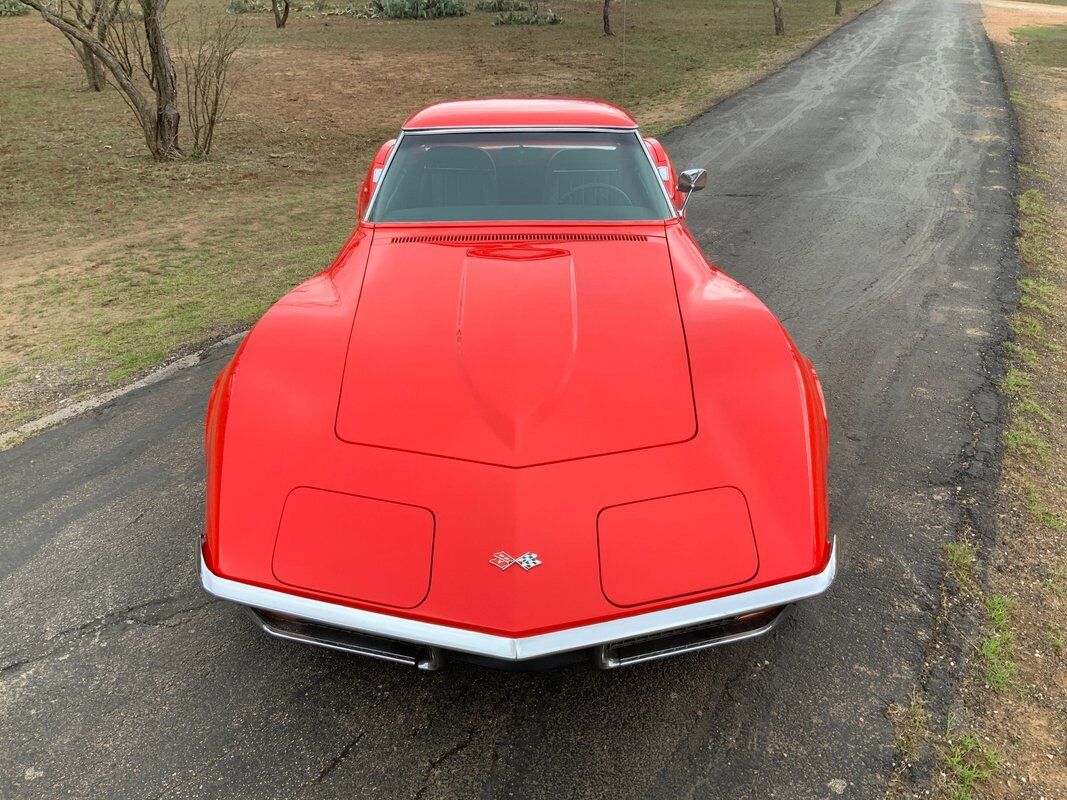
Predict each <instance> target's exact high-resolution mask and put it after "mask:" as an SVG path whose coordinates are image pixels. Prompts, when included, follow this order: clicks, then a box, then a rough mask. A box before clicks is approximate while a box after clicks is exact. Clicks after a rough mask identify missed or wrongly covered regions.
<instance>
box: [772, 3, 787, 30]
mask: <svg viewBox="0 0 1067 800" xmlns="http://www.w3.org/2000/svg"><path fill="white" fill-rule="evenodd" d="M771 2H772V3H773V4H774V35H775V36H784V35H785V10H784V9H783V8H782V0H771Z"/></svg>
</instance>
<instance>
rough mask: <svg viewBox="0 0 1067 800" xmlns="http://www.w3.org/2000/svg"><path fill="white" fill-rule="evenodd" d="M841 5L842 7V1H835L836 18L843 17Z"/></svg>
mask: <svg viewBox="0 0 1067 800" xmlns="http://www.w3.org/2000/svg"><path fill="white" fill-rule="evenodd" d="M841 5H842V3H841V0H834V16H835V17H840V16H841V12H842V11H844V9H843V8H842V7H841Z"/></svg>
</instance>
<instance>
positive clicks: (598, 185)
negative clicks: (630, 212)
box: [559, 183, 634, 206]
mask: <svg viewBox="0 0 1067 800" xmlns="http://www.w3.org/2000/svg"><path fill="white" fill-rule="evenodd" d="M587 189H603V190H604V191H606V192H608V193H609V194H610V193H614V194H615V195H616V196H617V197H621V198H622V203H621V205H627V206H632V205H633V204H634V201H633V200H631V199H630V195H628V194H626V192H624V191H623V190H622V189H620V188H619V187H618V186H612V185H611V184H610V183H583V184H582V185H581V186H575V187H574V188H573V189H571V190H570V191H569V192H564V193H563V194H561V195H560V196H559V204H560V205H567V203H566V202H565V201H566V200H567V198H568V197H571V196H572V195H576V194H578V193H579V192H584V191H585V190H587Z"/></svg>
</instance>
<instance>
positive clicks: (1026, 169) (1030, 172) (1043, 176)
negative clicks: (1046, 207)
mask: <svg viewBox="0 0 1067 800" xmlns="http://www.w3.org/2000/svg"><path fill="white" fill-rule="evenodd" d="M1064 2H1067V0H1064ZM1017 167H1018V170H1019V174H1020V175H1027V176H1029V177H1031V178H1036V179H1038V180H1041V181H1044V182H1045V183H1051V182H1052V176H1051V175H1049V174H1048V173H1047V172H1045V171H1043V170H1040V169H1035V168H1034V167H1031V166H1030V165H1029V164H1018V165H1017Z"/></svg>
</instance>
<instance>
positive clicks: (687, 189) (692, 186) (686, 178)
mask: <svg viewBox="0 0 1067 800" xmlns="http://www.w3.org/2000/svg"><path fill="white" fill-rule="evenodd" d="M707 185H708V171H707V170H706V169H687V170H684V171H683V172H682V174H681V175H679V176H678V191H679V192H683V193H684V194H685V202H684V203H682V207H681V208H680V209H678V210H679V211H685V207H686V205H688V203H689V198H690V197H692V195H693V192H699V191H700V190H701V189H703V188H704V187H705V186H707Z"/></svg>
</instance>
